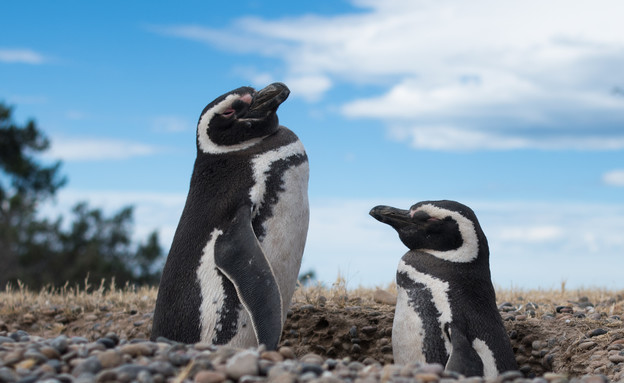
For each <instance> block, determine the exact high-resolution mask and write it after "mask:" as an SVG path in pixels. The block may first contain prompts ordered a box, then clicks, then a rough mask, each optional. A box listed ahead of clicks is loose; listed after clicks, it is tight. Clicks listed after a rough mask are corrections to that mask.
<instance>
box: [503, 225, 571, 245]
mask: <svg viewBox="0 0 624 383" xmlns="http://www.w3.org/2000/svg"><path fill="white" fill-rule="evenodd" d="M563 233H564V230H563V229H562V228H561V227H558V226H528V227H527V226H524V227H523V226H509V227H504V228H503V229H502V230H501V231H500V234H499V235H500V237H499V239H501V240H503V241H522V242H525V241H526V242H548V241H554V240H557V239H559V238H561V237H562V235H563Z"/></svg>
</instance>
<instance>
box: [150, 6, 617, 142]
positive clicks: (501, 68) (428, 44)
mask: <svg viewBox="0 0 624 383" xmlns="http://www.w3.org/2000/svg"><path fill="white" fill-rule="evenodd" d="M353 4H354V6H356V7H359V8H362V10H363V11H358V12H354V13H346V14H342V15H334V16H309V15H306V16H301V17H290V18H284V19H278V20H270V19H261V18H241V19H238V20H236V21H235V22H234V23H233V24H232V25H231V26H229V27H227V28H224V29H214V28H207V27H204V26H201V25H191V26H169V27H159V28H158V31H159V33H163V34H167V35H171V36H176V37H180V38H187V39H193V40H196V41H201V42H203V43H207V44H211V45H214V46H217V47H219V48H221V49H224V50H230V51H234V52H245V53H256V54H260V55H262V56H266V57H271V58H277V59H279V60H281V62H282V63H283V67H280V68H279V69H276V70H278V71H280V72H284V73H285V74H284V75H283V76H280V78H286V79H289V81H291V82H292V83H293V84H302V85H303V86H301V87H299V89H297V92H303V93H302V94H303V95H304V97H306V98H308V99H309V100H314V101H318V100H319V99H321V98H322V97H323V95H324V94H325V93H326V92H327V91H328V90H330V89H331V88H332V87H333V86H334V84H336V83H343V84H344V83H347V84H354V85H359V84H374V85H376V86H381V89H382V90H381V91H380V92H379V94H377V95H373V96H368V97H366V98H357V97H355V98H353V99H351V100H350V101H347V102H346V103H345V104H344V105H343V107H342V109H341V111H342V113H343V114H344V115H345V116H347V117H351V118H370V119H379V120H380V121H382V122H383V123H384V124H386V125H387V127H388V129H390V130H391V131H392V134H393V136H394V138H400V139H401V140H404V141H405V142H407V143H409V144H411V145H413V146H415V147H419V148H420V147H424V148H430V149H443V150H482V149H487V150H491V149H503V150H504V149H523V148H539V149H588V150H611V149H622V148H624V133H622V131H621V129H620V127H621V126H622V125H623V124H624V103H623V101H622V98H621V97H619V93H616V92H614V91H613V90H614V89H619V88H618V86H621V84H624V74H622V72H621V71H619V70H618V68H621V67H622V66H624V56H622V54H621V52H622V49H624V42H622V40H621V39H619V38H618V37H617V36H620V35H624V23H622V22H621V19H620V17H619V16H618V15H619V14H621V13H624V3H621V2H619V1H617V0H599V1H598V2H594V3H591V4H589V3H582V2H574V3H572V4H571V3H569V2H566V1H563V0H556V1H552V2H548V3H544V2H540V1H538V0H529V1H528V2H527V1H524V2H517V3H512V4H507V3H505V4H504V5H503V4H501V3H499V2H496V1H494V0H478V1H476V2H470V3H465V2H461V1H457V0H445V1H437V2H430V1H411V0H393V1H387V2H376V1H368V0H354V1H353ZM562 9H565V11H562ZM527 25H531V28H527V27H526V26H527ZM605 73H609V75H608V76H606V75H605ZM318 79H320V80H322V81H318ZM306 84H313V85H315V87H312V88H311V87H309V86H308V85H306ZM305 92H309V93H305ZM295 94H296V92H295V91H293V95H295ZM440 128H442V129H443V130H442V132H441V135H442V136H445V137H447V136H448V137H450V140H451V143H450V144H440V141H443V140H442V139H441V138H437V139H436V138H435V135H436V130H437V129H440Z"/></svg>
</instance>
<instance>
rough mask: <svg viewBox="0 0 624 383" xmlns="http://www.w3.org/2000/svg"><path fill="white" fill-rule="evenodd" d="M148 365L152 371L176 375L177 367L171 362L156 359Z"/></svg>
mask: <svg viewBox="0 0 624 383" xmlns="http://www.w3.org/2000/svg"><path fill="white" fill-rule="evenodd" d="M147 367H148V368H149V369H150V370H151V371H155V372H156V373H158V374H161V375H162V376H164V377H170V376H173V375H175V373H176V370H175V368H174V367H173V365H172V364H171V363H169V362H163V361H155V362H152V363H150V364H149V365H148V366H147Z"/></svg>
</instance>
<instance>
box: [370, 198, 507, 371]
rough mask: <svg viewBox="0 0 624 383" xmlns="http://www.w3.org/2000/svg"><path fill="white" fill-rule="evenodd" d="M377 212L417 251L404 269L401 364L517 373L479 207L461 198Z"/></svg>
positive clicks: (398, 337) (397, 353)
mask: <svg viewBox="0 0 624 383" xmlns="http://www.w3.org/2000/svg"><path fill="white" fill-rule="evenodd" d="M370 214H371V215H372V216H373V217H374V218H375V219H377V220H379V221H381V222H383V223H386V224H388V225H390V226H392V227H393V228H394V229H395V230H396V231H397V232H398V233H399V238H400V239H401V241H402V242H403V244H405V246H407V247H408V248H409V249H410V250H409V251H408V252H407V253H406V254H405V255H404V256H403V257H402V258H401V261H400V263H399V267H398V270H397V274H396V282H397V290H398V297H397V306H396V311H395V315H394V324H393V328H392V348H393V352H394V360H395V362H396V363H399V364H407V363H410V362H421V363H423V362H426V363H439V364H442V365H444V366H446V369H447V370H449V371H455V372H458V373H461V374H463V375H465V376H486V377H492V376H497V375H498V374H499V373H501V372H504V371H508V370H517V368H518V367H517V364H516V359H515V357H514V353H513V350H512V348H511V343H510V341H509V337H508V335H507V332H506V331H505V327H504V326H503V322H502V320H501V317H500V314H499V312H498V309H497V307H496V297H495V293H494V287H493V286H492V281H491V278H490V267H489V249H488V243H487V239H486V237H485V234H484V233H483V230H481V226H480V225H479V221H478V220H477V217H476V215H475V214H474V212H473V211H472V210H471V209H470V208H469V207H467V206H465V205H462V204H460V203H458V202H455V201H425V202H419V203H417V204H415V205H413V206H412V207H411V208H410V209H409V210H401V209H396V208H392V207H388V206H377V207H374V208H373V209H372V210H371V212H370Z"/></svg>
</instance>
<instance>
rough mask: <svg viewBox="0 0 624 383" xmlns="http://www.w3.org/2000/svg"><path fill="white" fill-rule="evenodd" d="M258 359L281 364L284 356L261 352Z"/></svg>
mask: <svg viewBox="0 0 624 383" xmlns="http://www.w3.org/2000/svg"><path fill="white" fill-rule="evenodd" d="M260 359H264V360H270V361H271V362H276V363H277V362H281V361H283V360H284V356H283V355H282V354H280V353H279V352H277V351H263V352H262V353H261V354H260Z"/></svg>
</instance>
